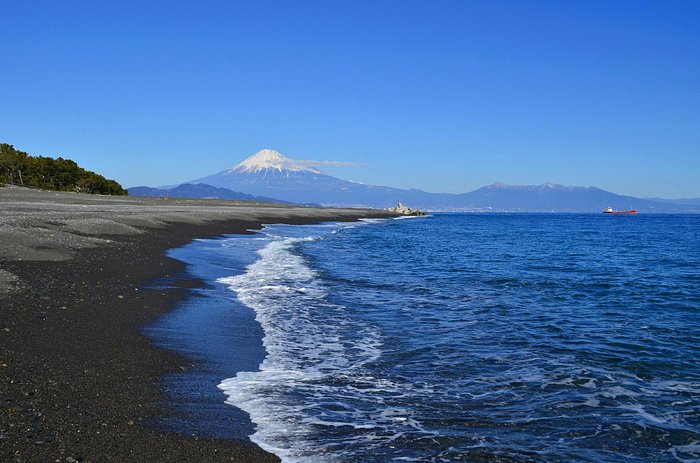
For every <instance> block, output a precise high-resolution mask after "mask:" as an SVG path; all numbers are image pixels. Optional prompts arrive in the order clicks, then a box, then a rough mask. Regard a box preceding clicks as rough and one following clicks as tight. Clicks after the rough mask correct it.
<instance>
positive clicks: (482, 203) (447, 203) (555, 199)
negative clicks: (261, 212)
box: [187, 149, 700, 212]
mask: <svg viewBox="0 0 700 463" xmlns="http://www.w3.org/2000/svg"><path fill="white" fill-rule="evenodd" d="M323 163H324V162H314V161H297V160H293V159H289V158H286V157H284V156H282V155H281V154H280V153H278V152H277V151H275V150H271V149H264V150H261V151H258V152H257V153H255V154H254V155H252V156H250V157H249V158H248V159H246V160H244V161H243V162H241V163H239V164H237V165H236V166H234V167H232V168H230V169H227V170H224V171H221V172H219V173H216V174H213V175H209V176H207V177H203V178H199V179H196V180H192V181H190V182H187V183H194V184H197V183H203V184H207V185H213V186H215V187H219V188H226V189H230V190H233V191H237V192H243V193H246V194H250V195H258V196H266V197H270V198H278V199H280V200H284V201H289V202H294V203H300V204H311V203H314V204H321V205H324V206H346V207H377V208H384V207H389V206H394V205H396V204H397V203H398V202H403V203H404V204H407V205H409V206H410V207H413V208H418V209H424V210H433V211H450V210H453V211H465V210H472V211H532V212H536V211H540V212H544V211H547V212H600V211H602V210H603V209H604V208H605V207H607V206H611V207H613V208H614V209H632V208H634V209H638V210H640V211H642V212H698V209H700V208H698V207H697V206H693V207H691V206H690V205H683V204H670V203H662V202H658V201H650V200H645V199H640V198H634V197H631V196H622V195H617V194H614V193H610V192H608V191H605V190H601V189H600V188H595V187H578V186H577V187H572V186H564V185H557V184H554V183H545V184H543V185H506V184H503V183H495V184H493V185H489V186H485V187H483V188H479V189H477V190H474V191H471V192H468V193H462V194H451V193H428V192H425V191H421V190H414V189H411V190H403V189H399V188H391V187H385V186H374V185H364V184H361V183H356V182H350V181H347V180H342V179H339V178H336V177H332V176H330V175H325V174H323V173H321V172H320V171H319V170H317V169H316V168H314V165H318V164H321V165H322V164H323Z"/></svg>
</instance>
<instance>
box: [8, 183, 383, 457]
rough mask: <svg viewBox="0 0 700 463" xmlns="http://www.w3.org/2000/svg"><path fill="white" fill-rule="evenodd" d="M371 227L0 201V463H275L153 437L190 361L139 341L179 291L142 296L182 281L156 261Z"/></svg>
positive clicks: (230, 213) (271, 216) (151, 207)
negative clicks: (208, 248)
mask: <svg viewBox="0 0 700 463" xmlns="http://www.w3.org/2000/svg"><path fill="white" fill-rule="evenodd" d="M379 216H386V213H384V212H381V211H370V210H350V209H320V208H306V207H293V206H288V205H273V204H265V203H251V202H245V201H216V200H178V199H155V198H128V197H104V196H88V195H78V194H72V193H55V192H44V191H36V190H26V189H19V188H0V308H1V310H0V346H1V349H0V397H1V401H2V407H0V460H2V461H27V462H34V461H48V462H51V461H60V462H64V461H73V460H75V461H234V462H251V463H254V462H273V461H279V460H278V459H277V458H276V457H275V456H274V455H271V454H269V453H267V452H264V451H263V450H261V449H260V448H258V447H256V446H255V445H253V444H251V443H250V442H246V441H232V440H225V439H212V438H202V437H198V436H187V435H183V434H180V433H175V432H174V431H171V430H168V429H164V428H162V427H159V426H155V425H154V423H158V422H159V417H162V416H165V415H168V414H169V413H171V412H172V411H171V410H169V409H168V403H167V401H166V397H165V394H164V391H163V390H162V382H161V379H162V378H163V376H164V375H167V374H169V373H175V372H181V371H187V370H188V369H189V368H192V361H191V360H190V359H186V358H183V357H181V356H179V355H177V354H175V353H174V352H171V351H166V350H163V349H159V348H156V347H155V346H153V344H152V343H151V341H149V340H148V339H147V338H146V337H145V336H143V335H142V334H141V328H142V327H143V326H145V325H147V324H148V323H150V322H152V321H153V320H154V319H155V318H156V317H158V316H159V315H162V314H164V313H166V312H167V311H169V310H171V309H172V307H173V305H174V304H175V303H176V302H178V301H180V300H182V299H183V298H184V297H185V296H186V295H187V288H186V287H183V288H180V289H177V288H175V289H147V288H146V287H147V286H148V284H149V283H150V282H152V281H153V280H154V279H156V278H159V277H164V276H166V277H167V276H170V275H174V274H177V273H179V272H181V271H182V270H183V264H182V263H181V262H178V261H176V260H173V259H170V258H168V257H165V256H164V252H165V251H166V250H168V249H171V248H174V247H178V246H181V245H183V244H185V243H187V242H189V241H191V240H192V239H195V238H204V237H213V236H218V235H221V234H229V233H245V232H246V230H248V229H257V228H259V227H260V226H261V224H262V223H299V224H301V223H312V222H319V221H329V220H335V221H337V220H357V219H359V218H362V217H379ZM194 284H196V282H194ZM184 286H186V285H184Z"/></svg>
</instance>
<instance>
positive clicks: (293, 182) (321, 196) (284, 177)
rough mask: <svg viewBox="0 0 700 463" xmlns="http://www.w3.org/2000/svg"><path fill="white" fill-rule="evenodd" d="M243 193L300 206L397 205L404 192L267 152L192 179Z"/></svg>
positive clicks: (271, 151)
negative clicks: (342, 178)
mask: <svg viewBox="0 0 700 463" xmlns="http://www.w3.org/2000/svg"><path fill="white" fill-rule="evenodd" d="M188 183H206V184H208V185H213V186H216V187H220V188H228V189H231V190H234V191H241V192H243V193H248V194H254V195H261V196H268V197H272V198H279V199H282V200H285V201H291V202H295V203H301V204H309V203H315V204H322V205H328V206H331V205H334V206H335V205H339V206H340V205H342V206H373V207H387V206H394V205H396V203H397V202H399V201H401V198H402V197H403V196H404V195H405V190H400V189H398V188H389V187H378V186H371V185H363V184H360V183H355V182H350V181H347V180H341V179H339V178H336V177H332V176H330V175H325V174H323V173H321V172H320V171H318V170H317V169H315V168H314V167H313V162H312V161H296V160H293V159H289V158H286V157H284V156H282V155H281V154H280V153H278V152H277V151H275V150H271V149H264V150H261V151H258V152H257V153H255V154H253V155H252V156H250V157H249V158H248V159H246V160H245V161H243V162H241V163H239V164H237V165H236V166H234V167H232V168H231V169H227V170H224V171H221V172H219V173H216V174H213V175H209V176H207V177H203V178H199V179H196V180H192V181H190V182H188Z"/></svg>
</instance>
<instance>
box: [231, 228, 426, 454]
mask: <svg viewBox="0 0 700 463" xmlns="http://www.w3.org/2000/svg"><path fill="white" fill-rule="evenodd" d="M310 239H311V238H280V237H275V238H273V240H272V241H271V242H270V243H269V244H268V245H267V246H266V247H264V248H263V249H261V250H259V251H258V254H259V256H260V259H259V260H258V261H256V262H254V263H253V264H251V265H249V266H248V267H247V270H246V272H245V273H244V274H242V275H237V276H233V277H228V278H222V279H220V280H219V281H220V282H221V283H224V284H226V285H228V286H229V287H230V288H231V289H232V290H233V291H235V292H236V294H237V296H238V299H239V300H240V301H241V302H242V303H243V304H245V305H247V306H248V307H250V308H252V309H253V310H255V313H256V319H257V320H258V322H259V323H260V324H261V326H262V328H263V330H264V338H263V344H264V346H265V349H266V351H267V357H266V358H265V359H264V361H263V363H262V364H261V365H260V371H255V372H239V373H238V374H237V375H236V376H235V377H233V378H229V379H226V380H224V381H222V382H221V384H220V385H219V388H220V389H222V390H223V391H224V392H225V393H226V395H227V396H228V399H227V403H229V404H231V405H234V406H236V407H239V408H241V409H243V410H244V411H246V412H247V413H248V414H249V415H250V417H251V420H252V421H253V423H255V424H256V426H257V428H256V432H255V433H254V434H253V436H251V439H252V440H253V441H254V442H255V443H257V444H258V445H260V446H261V447H262V448H264V449H266V450H268V451H270V452H272V453H275V454H276V455H278V456H279V457H280V458H281V459H282V461H283V462H285V463H289V462H317V461H318V462H321V461H323V462H328V461H333V459H334V458H335V457H334V456H333V455H334V452H337V445H336V446H335V449H334V448H332V447H333V445H332V444H328V445H327V444H323V443H319V442H314V440H313V439H314V436H317V435H318V429H319V428H320V427H321V428H326V429H327V428H344V427H348V428H349V429H353V430H357V431H361V432H360V435H357V436H355V435H352V436H350V437H344V439H346V440H345V441H344V442H343V444H348V442H347V439H358V440H360V439H361V440H363V441H365V442H367V441H371V439H373V438H377V439H379V438H381V439H383V440H386V439H391V438H396V437H398V436H397V435H396V434H397V433H396V432H395V431H392V432H393V434H391V433H389V432H387V429H388V428H390V427H391V428H396V427H397V423H400V424H401V426H400V427H403V428H410V427H414V426H416V424H415V422H414V420H413V419H412V417H411V415H410V414H409V413H408V412H407V411H406V410H403V409H395V410H391V411H388V410H387V409H386V407H385V408H384V409H383V408H382V407H381V401H382V400H383V399H382V397H384V396H387V395H388V396H401V395H403V394H405V391H403V390H401V386H399V385H397V384H394V383H392V382H391V381H386V380H378V379H376V378H373V377H371V376H368V375H367V373H366V371H364V369H363V366H364V365H366V364H367V363H368V362H373V361H375V360H377V359H378V358H379V356H380V355H381V350H380V348H381V344H382V340H381V336H380V333H379V332H378V331H377V330H376V329H375V328H373V327H372V326H371V325H369V324H368V323H366V322H362V321H361V320H359V319H354V318H353V317H350V316H348V311H349V309H348V308H347V307H344V306H342V305H339V304H336V303H333V302H332V301H330V300H329V298H328V297H327V296H328V294H327V290H326V288H325V287H324V285H323V284H322V282H321V280H320V279H319V277H318V274H317V273H316V272H315V271H314V270H313V269H311V268H310V267H309V266H308V265H307V264H306V262H305V261H304V258H303V257H301V256H300V255H298V254H297V253H295V252H294V248H295V247H296V246H298V245H299V244H300V243H302V242H304V241H309V240H310ZM373 395H375V396H376V397H372V396H373ZM363 404H365V405H366V406H364V407H363ZM335 444H338V442H336V443H335Z"/></svg>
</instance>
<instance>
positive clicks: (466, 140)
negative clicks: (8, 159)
mask: <svg viewBox="0 0 700 463" xmlns="http://www.w3.org/2000/svg"><path fill="white" fill-rule="evenodd" d="M0 11H2V18H3V21H2V23H3V26H2V27H0V59H2V63H4V67H3V71H2V72H0V142H6V143H11V144H13V145H15V146H16V147H17V148H19V149H22V150H24V151H27V152H29V153H31V154H40V155H53V156H63V157H67V158H71V159H74V160H75V161H77V162H78V163H79V164H81V165H83V166H85V167H87V168H89V169H93V170H96V171H98V172H100V173H102V174H104V175H106V176H108V177H111V178H115V179H116V180H118V181H120V182H121V183H122V184H124V185H125V186H135V185H141V184H146V185H152V186H155V185H162V184H172V183H177V182H181V181H185V180H190V179H194V178H198V177H202V176H204V175H207V174H210V173H213V172H217V171H220V170H223V169H225V168H227V167H231V166H233V165H234V164H236V163H238V162H240V161H242V160H243V159H244V158H245V157H247V156H248V155H250V154H253V153H254V152H255V151H257V150H259V149H261V148H273V149H276V150H278V151H280V152H281V153H282V154H284V155H286V156H288V157H291V158H297V159H328V160H339V161H349V162H359V163H365V164H366V166H364V167H346V168H329V169H326V172H328V173H330V174H332V175H336V176H339V177H342V178H346V179H350V180H355V181H361V182H364V183H371V184H381V185H390V186H396V187H413V188H420V189H424V190H427V191H445V192H465V191H470V190H473V189H476V188H478V187H480V186H483V185H487V184H490V183H494V182H497V181H500V182H505V183H511V184H540V183H545V182H554V183H562V184H566V185H584V186H599V187H601V188H605V189H608V190H611V191H614V192H617V193H622V194H631V195H636V196H645V197H647V196H659V197H668V198H674V197H700V2H699V1H696V0H692V1H686V2H683V1H652V2H646V1H631V2H626V1H611V0H606V1H565V0H557V1H536V0H533V1H467V0H461V1H454V2H452V1H425V0H424V1H404V0H402V1H368V2H362V1H331V0H328V1H313V2H305V1H266V2H262V1H260V2H258V1H242V2H234V1H220V2H219V1H206V0H203V1H197V2H193V1H171V0H169V1H139V2H130V1H110V2H107V1H104V2H102V1H96V0H91V1H71V0H61V1H53V0H51V1H32V0H23V1H3V2H2V3H1V4H0Z"/></svg>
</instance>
